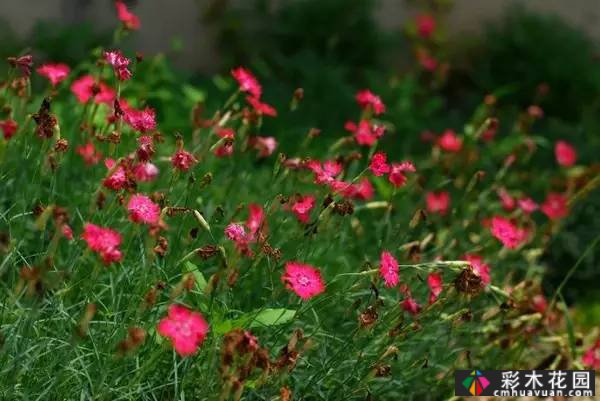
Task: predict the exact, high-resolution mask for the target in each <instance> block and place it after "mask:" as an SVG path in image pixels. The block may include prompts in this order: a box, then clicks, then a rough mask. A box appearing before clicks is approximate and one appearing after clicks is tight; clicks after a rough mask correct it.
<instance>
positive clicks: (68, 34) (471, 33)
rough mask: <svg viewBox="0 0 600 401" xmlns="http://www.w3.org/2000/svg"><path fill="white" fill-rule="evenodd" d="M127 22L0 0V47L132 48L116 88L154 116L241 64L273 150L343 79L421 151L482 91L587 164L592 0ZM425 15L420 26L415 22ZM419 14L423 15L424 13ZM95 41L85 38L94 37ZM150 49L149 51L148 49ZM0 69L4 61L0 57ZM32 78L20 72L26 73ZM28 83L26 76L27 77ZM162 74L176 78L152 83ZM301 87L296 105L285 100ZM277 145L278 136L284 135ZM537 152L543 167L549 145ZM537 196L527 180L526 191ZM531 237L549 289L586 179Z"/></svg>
mask: <svg viewBox="0 0 600 401" xmlns="http://www.w3.org/2000/svg"><path fill="white" fill-rule="evenodd" d="M126 3H127V4H128V6H129V7H130V9H131V11H132V12H133V13H135V14H136V15H138V16H139V18H140V20H141V29H140V30H138V31H135V32H132V33H130V34H129V35H127V36H126V37H125V38H124V39H123V40H121V41H120V42H119V43H118V44H117V43H115V42H114V40H115V36H114V35H113V32H114V30H115V28H116V27H117V26H118V20H117V18H116V12H115V7H114V2H113V1H112V0H23V1H16V0H3V1H2V2H0V56H1V57H4V58H6V57H7V56H12V55H17V54H24V53H25V52H32V53H33V54H34V57H35V60H36V64H39V63H41V62H44V61H55V62H65V63H67V64H69V65H71V66H75V65H77V64H79V63H80V62H81V61H82V60H90V55H91V54H93V52H94V51H96V54H99V50H98V49H100V48H109V47H115V46H118V47H119V48H123V49H124V50H125V51H126V53H128V54H129V55H132V54H134V52H139V53H141V54H143V55H144V58H145V60H151V61H149V62H146V61H144V62H143V63H140V65H139V66H138V68H137V69H136V80H135V81H136V82H138V83H139V85H140V87H139V91H138V92H135V90H136V89H135V85H138V83H136V82H132V83H131V84H130V89H129V90H131V91H132V92H131V93H136V94H137V93H143V95H140V96H143V98H144V101H147V102H148V103H149V104H150V105H152V106H153V107H155V108H156V109H157V111H158V116H159V121H160V124H161V127H163V129H164V130H165V131H171V132H172V131H175V130H177V131H180V132H185V131H186V130H187V131H189V121H188V116H189V113H190V109H191V107H193V105H194V104H197V103H198V102H202V103H206V112H207V114H208V113H211V111H212V110H211V108H212V109H213V110H214V108H216V107H218V105H219V104H220V103H221V102H222V101H223V100H224V96H225V95H224V93H227V90H229V89H231V88H233V87H232V85H233V83H232V82H231V79H230V78H229V74H228V72H229V70H230V69H231V68H232V67H235V66H237V65H244V66H247V67H249V68H250V69H251V70H253V71H254V72H255V73H256V75H257V76H258V77H259V79H260V80H261V82H262V83H263V86H264V87H265V90H264V93H265V99H266V101H268V102H269V103H271V104H273V105H276V106H277V107H278V109H279V115H280V118H277V119H270V120H269V121H266V122H265V126H264V131H265V132H267V133H273V134H274V135H276V136H277V138H278V140H279V141H280V144H281V149H282V150H283V151H285V150H286V146H287V145H289V144H290V143H296V142H297V141H298V138H303V137H304V135H305V134H306V133H307V132H308V130H310V129H311V128H319V129H320V130H321V132H322V134H321V135H322V140H323V143H325V144H326V143H327V141H328V140H330V141H335V140H337V139H339V137H340V134H341V133H343V126H344V123H345V121H346V120H347V119H348V118H349V116H352V115H354V114H355V111H356V110H355V105H354V97H353V96H354V93H355V92H356V91H357V90H358V89H361V88H367V87H368V88H370V89H372V90H373V91H374V92H376V93H377V94H379V95H381V97H382V99H383V100H384V101H385V103H386V105H387V106H388V112H387V113H386V119H387V120H388V121H389V124H390V127H391V128H392V129H391V130H392V132H394V133H395V135H394V136H392V137H391V138H393V139H391V141H392V142H391V143H389V144H386V146H388V145H389V146H390V148H389V149H393V150H394V151H397V152H399V153H400V152H401V153H400V154H411V153H418V152H429V151H430V149H431V145H430V144H428V143H425V142H424V141H423V140H422V138H423V136H422V134H423V133H424V132H427V131H432V132H436V133H439V132H441V131H443V130H444V129H446V128H453V129H455V130H457V131H459V132H460V131H461V130H462V129H463V128H464V124H465V123H466V122H467V121H469V120H470V119H471V118H472V117H473V115H474V110H476V108H477V107H478V106H479V105H481V104H482V102H483V100H484V99H485V98H486V95H488V94H493V95H494V97H495V99H497V105H496V107H497V108H498V111H497V113H498V117H499V120H500V122H501V129H510V127H503V126H502V122H503V121H514V120H515V118H516V117H517V116H518V115H520V114H519V113H522V112H523V110H526V109H527V107H529V106H530V105H532V104H535V105H537V106H540V107H541V109H542V110H543V112H544V118H543V119H542V120H540V121H539V122H537V123H536V127H535V132H536V133H538V134H539V135H541V136H543V137H544V139H545V140H546V141H547V142H546V143H545V145H544V146H547V147H548V148H551V146H552V144H553V143H554V142H555V141H556V140H557V139H565V140H568V141H569V142H571V143H572V144H573V145H574V146H575V147H576V148H577V149H578V152H579V162H580V163H581V164H585V165H588V166H592V169H595V171H597V172H598V174H600V164H599V160H600V158H599V156H598V155H599V154H600V68H599V67H600V66H599V60H600V52H599V47H598V43H599V42H600V1H598V0H521V1H505V0H485V1H481V0H454V1H452V0H278V1H276V0H235V1H234V0H230V1H227V0H196V1H194V0H169V1H165V0H163V1H159V0H138V1H135V0H129V1H126ZM423 16H429V17H431V18H432V19H433V20H434V22H435V26H434V29H432V33H431V35H428V36H427V37H426V38H424V35H423V34H422V32H420V29H421V28H423V23H425V25H427V23H428V22H427V20H423V19H421V20H420V18H421V17H423ZM429 28H431V26H430V27H429ZM94 49H96V50H94ZM155 55H158V56H157V57H152V56H155ZM0 68H1V69H5V68H6V66H5V65H1V66H0ZM0 72H1V71H0ZM34 84H35V82H34ZM40 84H41V82H40ZM166 87H170V88H177V89H172V90H166V89H165V88H166ZM299 87H302V88H303V89H304V99H303V101H302V106H301V109H300V112H294V110H285V109H286V107H285V106H286V105H289V104H290V101H291V98H292V94H293V93H294V91H295V89H296V88H299ZM288 148H292V147H291V146H289V147H288ZM543 153H544V154H546V156H538V157H541V158H543V157H545V159H540V160H536V163H538V165H542V166H544V165H545V166H547V168H548V169H553V168H556V166H555V162H554V159H553V156H552V152H551V150H547V151H545V152H543ZM534 195H538V197H539V196H542V194H534ZM565 224H566V229H563V230H561V234H559V235H558V236H555V237H554V239H553V242H552V245H551V246H550V247H548V249H546V250H543V251H544V252H545V260H546V261H547V264H546V265H545V266H544V268H545V271H546V280H545V287H546V290H547V293H549V294H551V293H552V291H553V289H554V288H555V287H556V284H557V283H558V282H560V280H562V278H563V277H564V274H565V272H566V271H567V270H568V269H569V268H570V267H571V266H573V264H575V263H576V262H577V261H578V260H579V258H580V255H582V254H583V253H584V251H585V250H586V247H587V246H588V245H589V244H590V243H591V241H592V240H593V239H594V238H595V237H596V236H597V234H598V229H599V227H600V191H599V190H596V191H595V192H594V193H592V194H591V195H590V196H589V200H588V201H586V202H583V203H581V204H580V205H578V206H577V207H576V208H575V210H573V211H572V213H571V215H570V217H569V218H568V219H567V221H566V222H565ZM599 280H600V251H599V250H596V251H595V252H592V253H591V254H589V255H588V257H586V258H585V259H584V260H582V262H581V265H580V267H579V268H578V270H577V273H576V275H575V276H574V277H573V279H572V280H571V281H570V284H569V289H567V290H566V291H564V294H565V296H566V298H567V301H568V302H569V303H571V304H573V303H578V304H579V305H582V306H585V307H582V308H577V310H578V312H577V313H580V314H581V316H579V319H578V320H579V321H580V322H585V323H587V324H589V325H590V327H591V326H592V325H595V324H598V320H597V319H598V316H600V294H599V292H598V290H597V283H598V282H599Z"/></svg>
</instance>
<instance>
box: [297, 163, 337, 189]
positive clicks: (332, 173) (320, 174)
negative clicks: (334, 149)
mask: <svg viewBox="0 0 600 401" xmlns="http://www.w3.org/2000/svg"><path fill="white" fill-rule="evenodd" d="M306 167H307V168H308V169H309V170H311V171H312V172H313V173H314V174H315V183H316V184H328V183H331V182H332V181H333V180H334V178H335V177H336V176H338V175H339V174H340V173H341V172H342V165H341V164H340V163H338V162H336V161H332V160H327V161H325V162H324V163H322V164H321V162H320V161H318V160H310V161H308V162H307V163H306Z"/></svg>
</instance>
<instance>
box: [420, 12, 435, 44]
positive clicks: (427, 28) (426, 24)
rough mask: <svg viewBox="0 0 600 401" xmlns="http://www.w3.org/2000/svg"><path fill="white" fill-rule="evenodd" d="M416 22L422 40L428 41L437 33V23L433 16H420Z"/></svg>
mask: <svg viewBox="0 0 600 401" xmlns="http://www.w3.org/2000/svg"><path fill="white" fill-rule="evenodd" d="M415 22H416V24H417V32H418V33H419V36H421V37H422V38H424V39H427V38H429V37H430V36H431V35H432V34H433V32H435V26H436V21H435V18H434V17H433V16H432V15H429V14H421V15H418V16H417V18H416V19H415Z"/></svg>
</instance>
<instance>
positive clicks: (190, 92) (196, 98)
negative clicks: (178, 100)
mask: <svg viewBox="0 0 600 401" xmlns="http://www.w3.org/2000/svg"><path fill="white" fill-rule="evenodd" d="M181 90H182V91H183V95H184V96H185V97H186V98H187V99H189V100H190V101H191V102H192V103H198V102H203V101H204V100H205V99H206V93H204V92H203V91H201V90H200V89H197V88H194V87H193V86H191V85H183V86H182V87H181Z"/></svg>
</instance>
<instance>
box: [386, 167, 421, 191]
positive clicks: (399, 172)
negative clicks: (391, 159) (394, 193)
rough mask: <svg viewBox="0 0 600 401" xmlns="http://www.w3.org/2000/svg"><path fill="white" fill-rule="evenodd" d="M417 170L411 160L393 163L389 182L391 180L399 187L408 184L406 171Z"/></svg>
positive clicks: (412, 171)
mask: <svg viewBox="0 0 600 401" xmlns="http://www.w3.org/2000/svg"><path fill="white" fill-rule="evenodd" d="M415 171H417V170H416V169H415V166H414V164H412V162H409V161H404V162H402V163H392V167H391V171H390V175H389V176H388V180H389V182H391V183H392V184H393V185H394V186H395V187H396V188H399V187H401V186H403V185H404V184H406V176H405V175H404V173H406V172H410V173H414V172H415Z"/></svg>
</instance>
